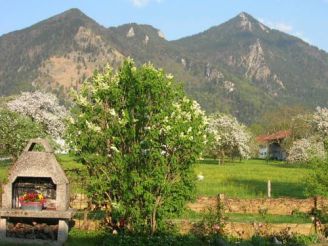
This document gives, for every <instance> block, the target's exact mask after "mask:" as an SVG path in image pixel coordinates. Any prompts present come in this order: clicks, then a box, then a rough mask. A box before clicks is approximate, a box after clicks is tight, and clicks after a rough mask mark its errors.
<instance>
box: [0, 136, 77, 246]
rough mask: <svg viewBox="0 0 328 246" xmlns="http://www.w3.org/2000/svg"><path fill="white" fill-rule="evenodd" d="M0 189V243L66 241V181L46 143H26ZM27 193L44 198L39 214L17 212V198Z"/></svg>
mask: <svg viewBox="0 0 328 246" xmlns="http://www.w3.org/2000/svg"><path fill="white" fill-rule="evenodd" d="M40 149H41V150H40ZM2 190H3V193H2V208H1V210H0V240H1V241H3V240H9V241H11V240H12V241H14V242H17V241H19V240H21V241H24V242H26V240H34V241H33V242H37V241H41V242H44V241H45V240H46V241H49V240H50V241H51V242H52V243H53V244H59V245H60V244H63V243H64V242H65V241H66V239H67V236H68V223H69V221H70V220H71V219H72V216H73V211H72V210H71V209H69V201H70V193H69V182H68V179H67V177H66V175H65V173H64V171H63V169H62V168H61V166H60V165H59V163H58V162H57V160H56V157H55V155H54V152H53V150H52V148H51V146H50V144H49V143H48V142H47V141H46V140H44V139H32V140H30V141H29V143H28V144H27V146H26V148H25V149H24V151H23V153H22V154H21V156H20V157H19V158H18V160H17V161H16V162H15V163H14V164H13V166H12V167H11V169H10V171H9V176H8V179H7V182H6V184H4V185H3V187H2ZM30 191H33V192H37V193H41V194H43V196H44V197H45V199H46V202H45V204H44V208H43V209H42V210H41V211H34V210H23V209H21V207H20V202H19V197H21V196H23V194H24V193H25V192H30ZM24 225H25V226H24ZM22 228H25V229H22ZM16 231H19V232H21V231H23V233H16ZM42 232H43V233H42Z"/></svg>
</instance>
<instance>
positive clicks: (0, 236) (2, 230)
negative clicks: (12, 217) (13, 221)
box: [0, 218, 7, 241]
mask: <svg viewBox="0 0 328 246" xmlns="http://www.w3.org/2000/svg"><path fill="white" fill-rule="evenodd" d="M6 230H7V220H6V219H4V218H0V240H1V241H2V240H4V239H5V238H6Z"/></svg>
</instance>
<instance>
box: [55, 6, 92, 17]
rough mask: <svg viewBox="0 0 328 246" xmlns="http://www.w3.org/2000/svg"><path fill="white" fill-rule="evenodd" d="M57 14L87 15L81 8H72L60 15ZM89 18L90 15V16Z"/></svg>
mask: <svg viewBox="0 0 328 246" xmlns="http://www.w3.org/2000/svg"><path fill="white" fill-rule="evenodd" d="M57 16H61V17H66V16H71V17H72V16H74V17H83V16H86V17H87V15H86V14H84V13H83V12H82V11H81V10H80V9H78V8H72V9H69V10H66V11H64V12H62V13H60V14H59V15H57ZM88 18H89V17H88Z"/></svg>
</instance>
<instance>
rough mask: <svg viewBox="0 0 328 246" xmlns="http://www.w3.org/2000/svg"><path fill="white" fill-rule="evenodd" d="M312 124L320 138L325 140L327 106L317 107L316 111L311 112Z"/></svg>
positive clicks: (327, 133) (327, 121)
mask: <svg viewBox="0 0 328 246" xmlns="http://www.w3.org/2000/svg"><path fill="white" fill-rule="evenodd" d="M312 124H313V127H314V129H315V131H316V132H317V133H318V134H319V136H321V138H322V140H323V141H325V142H326V140H327V137H328V108H320V107H317V108H316V112H315V113H314V114H313V121H312ZM325 144H326V143H325ZM325 147H326V146H325ZM326 148H327V147H326Z"/></svg>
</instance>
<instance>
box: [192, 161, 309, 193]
mask: <svg viewBox="0 0 328 246" xmlns="http://www.w3.org/2000/svg"><path fill="white" fill-rule="evenodd" d="M309 172H310V169H309V168H306V167H300V166H293V165H288V164H285V163H283V162H277V161H269V162H267V161H265V160H245V161H242V162H234V163H232V162H227V163H225V164H224V165H218V164H217V161H215V160H202V161H200V162H199V163H198V164H196V165H195V173H196V175H197V174H200V173H201V174H202V175H203V176H204V180H202V181H197V195H198V196H216V195H217V194H219V193H224V194H225V195H226V196H228V197H238V198H256V197H265V196H266V194H267V180H271V184H272V197H294V198H304V197H305V195H304V185H303V180H304V177H305V176H306V175H307V174H308V173H309Z"/></svg>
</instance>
